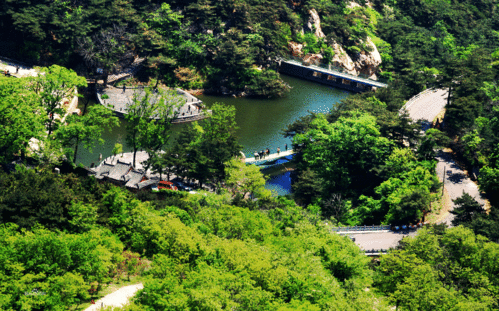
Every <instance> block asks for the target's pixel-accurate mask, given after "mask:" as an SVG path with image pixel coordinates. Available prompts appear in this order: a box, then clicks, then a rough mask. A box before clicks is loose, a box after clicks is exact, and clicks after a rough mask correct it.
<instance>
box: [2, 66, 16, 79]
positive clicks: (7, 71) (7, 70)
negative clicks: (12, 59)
mask: <svg viewBox="0 0 499 311" xmlns="http://www.w3.org/2000/svg"><path fill="white" fill-rule="evenodd" d="M19 68H20V67H19V66H18V65H17V66H16V73H19ZM3 74H4V75H5V76H10V70H9V69H5V70H4V71H3Z"/></svg>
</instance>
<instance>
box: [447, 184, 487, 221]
mask: <svg viewBox="0 0 499 311" xmlns="http://www.w3.org/2000/svg"><path fill="white" fill-rule="evenodd" d="M452 201H453V202H454V204H455V205H456V207H455V208H454V209H453V210H452V211H450V212H451V214H454V219H452V225H453V226H459V225H465V226H467V225H469V224H470V223H471V222H472V221H473V219H474V218H476V217H479V216H480V215H484V214H485V209H484V208H483V206H482V205H481V204H480V203H478V202H477V201H476V200H475V199H474V198H473V197H472V196H470V195H469V194H467V193H465V192H463V195H462V196H461V197H459V198H457V199H455V200H452Z"/></svg>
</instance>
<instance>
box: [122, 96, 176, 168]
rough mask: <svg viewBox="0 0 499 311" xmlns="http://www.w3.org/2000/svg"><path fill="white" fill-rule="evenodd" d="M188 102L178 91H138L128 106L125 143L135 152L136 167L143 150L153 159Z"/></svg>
mask: <svg viewBox="0 0 499 311" xmlns="http://www.w3.org/2000/svg"><path fill="white" fill-rule="evenodd" d="M184 104H185V99H183V98H182V97H181V96H179V95H177V94H176V92H175V91H172V90H169V91H163V90H155V91H154V92H153V90H152V89H151V88H149V87H147V88H145V89H144V91H143V92H136V93H135V94H134V97H133V103H132V104H131V105H130V106H128V107H127V113H126V115H125V119H126V120H127V121H128V122H127V136H126V142H127V144H128V146H130V147H131V148H132V150H133V165H134V166H135V162H136V161H135V160H136V154H137V151H138V150H139V149H141V148H143V149H144V150H145V151H146V152H147V153H148V155H149V158H153V157H154V156H155V154H156V153H157V152H159V151H160V150H161V148H163V146H164V145H165V144H166V142H167V141H168V138H169V136H170V133H169V131H170V128H171V124H172V121H173V120H174V119H176V118H177V117H178V115H179V112H180V107H182V106H183V105H184Z"/></svg>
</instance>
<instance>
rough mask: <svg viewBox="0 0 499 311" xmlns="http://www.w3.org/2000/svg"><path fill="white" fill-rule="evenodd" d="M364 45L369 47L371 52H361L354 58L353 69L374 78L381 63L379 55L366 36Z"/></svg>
mask: <svg viewBox="0 0 499 311" xmlns="http://www.w3.org/2000/svg"><path fill="white" fill-rule="evenodd" d="M366 46H368V47H370V49H371V50H372V51H371V52H361V53H360V55H359V57H358V58H357V59H356V60H355V69H356V71H357V72H358V73H362V74H365V75H367V76H369V77H370V78H372V79H376V72H377V71H378V68H379V65H381V55H380V54H379V52H378V49H377V48H376V45H375V44H374V43H373V42H372V40H371V38H369V37H367V40H366Z"/></svg>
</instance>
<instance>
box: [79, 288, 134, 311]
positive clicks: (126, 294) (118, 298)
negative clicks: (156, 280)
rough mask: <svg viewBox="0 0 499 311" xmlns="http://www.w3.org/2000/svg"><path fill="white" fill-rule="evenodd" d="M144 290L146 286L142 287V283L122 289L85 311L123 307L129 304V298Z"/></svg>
mask: <svg viewBox="0 0 499 311" xmlns="http://www.w3.org/2000/svg"><path fill="white" fill-rule="evenodd" d="M143 288H144V285H142V283H139V284H135V285H129V286H125V287H122V288H120V289H118V290H117V291H115V292H113V293H111V294H109V295H106V296H104V297H102V298H101V299H99V300H97V301H96V302H95V304H94V305H91V306H90V307H88V308H86V309H85V311H97V310H101V307H104V308H106V307H109V306H112V307H122V306H124V305H126V304H127V303H128V299H129V298H131V297H133V296H134V295H135V293H136V292H137V291H138V290H140V289H143Z"/></svg>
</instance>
